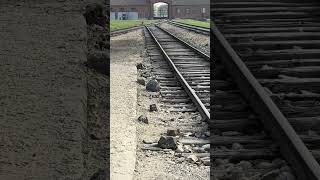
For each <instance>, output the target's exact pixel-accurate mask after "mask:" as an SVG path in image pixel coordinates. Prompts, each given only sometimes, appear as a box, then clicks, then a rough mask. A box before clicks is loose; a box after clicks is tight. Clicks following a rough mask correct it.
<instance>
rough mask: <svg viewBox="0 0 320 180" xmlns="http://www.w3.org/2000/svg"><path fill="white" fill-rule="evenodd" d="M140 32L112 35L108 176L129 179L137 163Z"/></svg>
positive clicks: (130, 179)
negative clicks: (109, 167)
mask: <svg viewBox="0 0 320 180" xmlns="http://www.w3.org/2000/svg"><path fill="white" fill-rule="evenodd" d="M141 51H144V46H143V36H142V31H141V30H138V31H134V32H130V33H127V34H124V35H120V36H116V37H112V38H111V67H110V69H111V73H110V74H111V76H110V81H111V84H110V85H111V86H110V87H111V90H110V91H111V98H110V99H111V110H110V113H111V122H110V156H111V157H110V160H111V161H110V166H111V172H110V173H111V179H114V180H132V179H133V173H134V169H135V163H136V145H137V144H136V126H135V122H136V119H137V116H136V107H137V105H136V103H137V82H136V81H137V69H136V64H137V63H138V62H141V61H142V58H141V57H140V55H141V54H142V53H141Z"/></svg>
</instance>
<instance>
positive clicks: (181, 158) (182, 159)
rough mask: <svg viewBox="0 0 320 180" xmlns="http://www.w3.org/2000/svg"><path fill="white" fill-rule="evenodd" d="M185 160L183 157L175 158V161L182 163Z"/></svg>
mask: <svg viewBox="0 0 320 180" xmlns="http://www.w3.org/2000/svg"><path fill="white" fill-rule="evenodd" d="M185 160H186V158H185V157H180V158H178V159H177V163H182V162H183V161H185Z"/></svg>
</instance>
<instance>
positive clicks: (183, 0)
mask: <svg viewBox="0 0 320 180" xmlns="http://www.w3.org/2000/svg"><path fill="white" fill-rule="evenodd" d="M147 2H148V0H110V5H111V6H117V5H122V6H130V5H146V4H147ZM172 5H208V7H209V6H210V0H172Z"/></svg>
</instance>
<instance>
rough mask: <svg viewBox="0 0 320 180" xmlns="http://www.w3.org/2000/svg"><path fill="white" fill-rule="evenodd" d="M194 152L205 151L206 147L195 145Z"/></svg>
mask: <svg viewBox="0 0 320 180" xmlns="http://www.w3.org/2000/svg"><path fill="white" fill-rule="evenodd" d="M192 149H193V152H196V153H205V152H206V150H204V148H202V147H193V148H192Z"/></svg>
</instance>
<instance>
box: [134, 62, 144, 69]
mask: <svg viewBox="0 0 320 180" xmlns="http://www.w3.org/2000/svg"><path fill="white" fill-rule="evenodd" d="M136 67H137V69H145V66H144V64H142V63H138V64H137V65H136Z"/></svg>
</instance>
